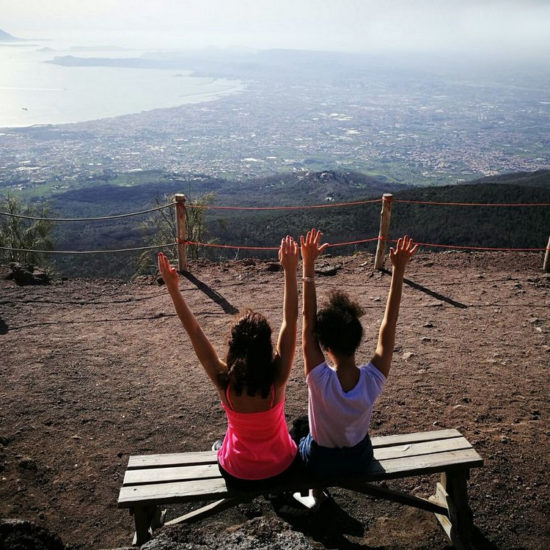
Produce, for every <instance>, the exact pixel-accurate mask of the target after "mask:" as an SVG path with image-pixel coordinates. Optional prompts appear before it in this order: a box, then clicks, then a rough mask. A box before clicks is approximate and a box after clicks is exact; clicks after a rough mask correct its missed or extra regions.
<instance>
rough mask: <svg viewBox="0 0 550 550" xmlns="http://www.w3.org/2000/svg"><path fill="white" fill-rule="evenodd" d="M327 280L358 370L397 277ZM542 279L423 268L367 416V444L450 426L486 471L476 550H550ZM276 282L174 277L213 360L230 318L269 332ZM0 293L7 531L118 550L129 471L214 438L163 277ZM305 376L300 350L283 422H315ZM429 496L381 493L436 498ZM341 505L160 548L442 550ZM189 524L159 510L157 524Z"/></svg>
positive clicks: (432, 256)
mask: <svg viewBox="0 0 550 550" xmlns="http://www.w3.org/2000/svg"><path fill="white" fill-rule="evenodd" d="M323 263H324V264H325V267H326V268H327V269H326V271H327V272H328V273H335V274H333V275H331V276H328V275H327V276H322V275H319V276H318V279H317V280H318V292H319V298H320V301H322V299H323V297H324V296H325V295H326V294H327V293H328V291H330V290H331V289H335V288H338V289H344V290H346V291H347V292H349V293H350V294H351V295H353V296H354V297H356V298H357V299H358V300H359V302H360V303H361V305H362V306H363V307H364V309H365V311H366V314H365V316H364V317H363V319H362V320H363V325H364V328H365V340H364V342H363V344H362V347H361V352H360V357H361V358H363V359H364V360H365V361H367V360H368V359H370V357H371V355H372V352H373V351H374V345H375V341H376V337H377V332H378V327H379V323H380V320H381V317H382V315H383V310H384V305H385V299H386V295H387V291H388V286H389V282H390V276H389V274H388V273H387V272H386V273H384V272H381V271H374V270H373V267H372V265H373V258H372V255H369V254H363V253H360V254H356V255H354V256H349V257H328V256H327V257H326V258H323V261H322V262H321V263H320V266H321V267H323ZM541 267H542V256H541V255H540V254H538V253H537V254H532V253H505V254H502V253H498V254H497V253H477V252H476V253H466V252H450V253H437V254H436V253H428V252H422V251H421V252H420V253H419V254H417V256H416V257H415V258H414V259H413V261H412V262H411V264H410V266H409V268H408V271H407V273H406V279H407V284H406V286H405V289H404V295H403V301H402V306H401V313H400V319H399V324H398V332H397V345H396V349H395V353H394V362H393V367H392V372H391V374H390V377H389V379H388V382H387V385H386V387H385V389H384V392H383V394H382V396H381V397H380V399H379V401H378V402H377V404H376V406H375V411H374V414H373V418H372V429H371V434H374V435H386V434H395V433H407V432H416V431H423V430H433V429H438V428H457V429H459V430H460V431H462V432H463V433H464V435H465V436H466V437H467V438H468V439H469V440H470V442H471V443H472V444H473V445H474V446H475V448H476V450H477V451H478V452H479V454H480V455H481V456H482V457H483V459H484V466H483V467H481V468H476V469H474V470H472V472H471V478H470V480H469V495H470V504H471V508H472V510H473V514H474V521H475V525H476V546H477V547H479V548H501V549H513V548H514V549H515V548H527V549H546V548H550V530H549V500H550V499H549V496H550V490H549V487H548V482H549V479H548V471H549V468H548V466H549V464H548V462H549V457H550V444H549V433H550V428H549V426H548V413H549V404H548V395H549V389H550V387H549V386H550V384H549V381H550V377H549V366H550V336H549V335H550V321H549V316H548V312H549V305H550V278H549V276H548V275H547V274H544V273H543V272H542V269H541ZM276 268H277V266H276V264H274V263H272V262H269V261H259V260H241V261H233V262H224V263H213V262H208V261H198V262H195V263H192V264H191V266H190V271H191V275H190V276H188V277H181V288H182V290H183V294H184V296H185V298H186V299H187V300H188V303H189V305H190V306H191V308H192V310H193V311H194V312H195V314H196V316H197V317H198V319H199V321H200V323H201V325H202V326H203V327H204V330H205V332H206V333H207V335H208V336H209V337H210V338H211V340H212V341H213V343H214V345H215V347H216V349H217V350H218V352H219V353H220V354H224V347H225V343H226V339H227V334H228V328H229V326H230V324H231V322H232V319H233V317H234V315H235V312H236V311H238V310H242V309H244V308H247V307H251V308H255V309H258V310H259V311H261V312H263V313H265V314H266V316H267V317H268V318H269V319H270V320H271V322H272V326H273V329H274V332H276V331H277V330H278V328H279V325H280V322H281V309H282V308H281V304H282V273H281V272H280V271H278V270H277V269H276ZM6 273H7V268H4V269H3V270H2V271H1V273H0V275H5V274H6ZM0 289H1V290H0V380H1V384H0V403H1V407H0V516H1V517H3V518H20V519H25V520H30V521H32V522H34V523H35V524H37V525H38V526H42V527H45V528H47V529H48V530H50V531H52V532H54V533H57V534H58V535H59V536H60V537H61V539H62V540H63V542H64V543H65V544H66V545H68V546H70V547H72V548H114V547H120V546H128V545H129V544H130V543H131V537H132V531H133V524H132V518H131V517H130V516H129V515H128V511H127V510H121V509H118V508H117V495H118V491H119V488H120V485H121V480H122V477H123V475H124V469H125V466H126V463H127V461H128V456H129V455H131V454H141V453H158V452H178V451H201V450H207V449H210V447H211V444H212V442H213V441H214V440H216V439H217V438H219V437H220V436H222V435H223V433H224V428H225V419H224V413H223V411H222V408H221V406H220V404H219V401H218V399H217V397H216V393H215V391H214V389H213V387H212V386H211V384H210V382H209V380H208V378H207V376H206V375H205V373H204V372H203V370H202V369H201V367H200V365H199V364H198V362H197V360H196V358H195V355H194V353H193V349H192V347H191V345H190V342H189V340H188V339H187V337H186V335H185V333H184V331H183V329H182V328H181V325H180V323H179V320H178V319H177V317H176V316H175V314H174V311H173V309H172V304H171V301H170V299H169V296H168V294H167V292H166V289H165V288H164V287H163V286H162V285H160V284H159V283H158V281H157V280H156V278H155V277H151V278H142V279H138V280H136V281H134V282H132V283H125V282H122V281H115V280H97V279H95V280H86V279H75V280H66V281H62V282H58V283H55V284H52V285H48V286H17V285H16V284H15V283H14V282H13V281H11V280H6V279H5V278H4V277H2V279H1V280H0ZM302 369H303V362H302V359H301V348H300V347H298V350H297V355H296V362H295V366H294V368H293V372H292V374H291V379H290V382H289V385H288V391H287V408H286V412H287V419H288V421H289V423H290V422H291V421H292V419H294V418H296V417H299V416H301V415H304V414H305V413H306V412H307V390H306V386H305V383H304V377H303V370H302ZM436 481H437V476H426V477H425V478H416V479H406V480H401V481H396V482H394V483H392V484H391V486H392V487H396V488H398V489H401V490H406V491H408V492H411V493H413V494H416V495H418V496H422V497H428V496H429V495H430V494H432V493H433V489H434V486H435V482H436ZM333 497H334V501H335V508H334V509H333V510H332V511H331V513H330V515H329V517H328V518H327V517H325V518H321V519H319V517H318V516H316V515H315V514H312V513H309V512H308V513H305V512H304V511H301V510H295V511H292V510H290V511H289V509H288V507H287V508H285V507H284V506H283V507H277V506H275V505H274V503H272V502H269V501H267V500H263V499H262V498H259V499H257V500H256V501H254V502H253V503H252V504H249V505H241V506H239V507H238V508H237V509H235V510H233V511H227V512H223V513H221V514H220V515H219V516H217V517H215V518H213V519H212V518H211V519H209V520H204V521H203V522H202V523H198V524H195V525H192V526H190V527H180V528H164V529H162V530H161V532H163V535H162V538H163V539H164V540H166V541H169V543H171V544H176V542H177V541H180V542H181V544H182V546H181V548H189V549H194V548H214V547H216V548H217V547H220V548H221V547H222V545H223V544H225V543H223V542H221V541H223V540H226V541H228V542H227V545H228V546H229V540H230V539H231V540H234V541H237V542H238V541H240V543H239V544H242V542H243V540H244V539H247V540H248V541H252V543H251V544H250V545H249V546H246V547H247V548H248V547H250V548H279V547H280V548H284V547H285V542H284V541H285V536H286V535H285V533H286V534H287V535H288V536H289V537H290V536H291V535H293V536H294V538H293V539H292V540H293V541H294V542H293V543H292V545H291V544H290V538H289V544H288V547H291V546H292V547H294V548H354V549H362V548H365V549H367V548H371V549H372V548H376V549H389V548H399V549H405V548H407V549H409V548H426V549H428V548H429V549H443V548H448V541H447V539H446V537H445V535H444V534H443V531H442V530H441V529H440V527H439V525H438V523H437V522H436V519H435V518H434V516H433V515H431V514H429V513H428V512H422V511H417V510H413V509H409V508H407V507H405V506H401V505H398V504H392V503H387V502H382V501H377V500H373V499H371V498H369V497H363V496H359V495H355V494H350V493H345V492H343V491H334V492H333ZM186 509H187V508H185V507H179V508H175V507H168V519H170V518H173V517H176V516H177V515H179V514H180V513H181V512H182V510H186ZM285 510H286V511H285ZM236 533H241V536H240V538H239V536H237V535H236ZM296 536H297V537H298V539H296ZM224 537H225V538H224ZM275 539H277V541H278V542H276V541H275ZM254 540H256V543H254V542H253V541H254ZM261 540H264V541H265V542H264V544H263V545H262V544H260V542H258V541H261ZM193 541H195V542H193ZM208 541H210V542H208ZM212 541H218V542H212ZM270 541H271V542H270ZM296 541H298V542H296ZM299 541H302V542H299ZM235 544H237V543H235ZM237 546H238V545H236V546H235V547H237ZM241 547H244V546H241ZM173 548H176V546H174V547H173Z"/></svg>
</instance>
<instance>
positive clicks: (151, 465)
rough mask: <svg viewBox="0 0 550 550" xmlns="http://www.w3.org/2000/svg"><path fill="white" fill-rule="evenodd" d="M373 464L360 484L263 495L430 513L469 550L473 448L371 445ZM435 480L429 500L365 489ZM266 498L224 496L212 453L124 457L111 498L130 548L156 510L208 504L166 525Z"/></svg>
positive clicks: (434, 440) (425, 438)
mask: <svg viewBox="0 0 550 550" xmlns="http://www.w3.org/2000/svg"><path fill="white" fill-rule="evenodd" d="M372 444H373V448H374V460H373V461H372V463H371V466H370V469H369V473H368V475H367V476H364V477H363V476H362V477H361V478H360V479H359V478H357V477H354V478H339V479H330V480H327V479H324V480H322V481H320V480H315V479H312V478H308V476H303V475H302V476H300V479H294V480H291V481H289V483H288V484H287V485H281V486H277V487H273V488H270V490H269V492H270V493H281V492H301V493H302V494H304V495H305V494H307V491H308V490H309V489H310V488H316V487H340V488H344V489H349V490H352V491H357V492H359V493H363V494H366V495H370V496H373V497H376V498H383V499H388V500H391V501H394V502H399V503H402V504H406V505H409V506H413V507H415V508H420V509H422V510H427V511H429V512H433V513H434V514H435V515H436V517H437V519H438V520H439V522H440V524H441V525H442V527H443V529H444V530H445V532H446V533H447V535H448V537H449V539H450V540H451V542H452V544H453V545H454V546H455V547H456V548H469V547H470V540H471V536H472V530H473V521H472V512H471V510H470V507H469V505H468V494H467V487H466V481H467V479H468V477H469V471H470V468H474V467H478V466H482V465H483V460H482V458H481V457H480V456H479V454H478V453H477V452H476V451H475V450H474V448H473V447H472V445H471V444H470V443H469V442H468V441H467V440H466V438H465V437H464V436H462V434H461V433H460V432H458V431H457V430H438V431H431V432H421V433H412V434H406V435H391V436H382V437H379V436H376V437H373V438H372ZM433 473H440V474H441V480H440V482H439V483H437V485H436V489H435V494H434V495H433V496H431V497H430V498H429V499H423V498H419V497H416V496H413V495H409V494H406V493H403V492H399V491H395V490H390V489H387V488H384V487H381V486H378V485H373V484H372V483H370V482H373V481H382V480H388V479H395V478H403V477H410V476H419V475H425V474H433ZM265 492H266V491H265V490H263V491H246V492H243V491H237V490H235V489H233V488H228V487H227V485H226V483H225V480H224V479H223V477H222V476H221V475H220V473H219V470H218V465H217V462H216V453H215V452H213V451H207V452H189V453H173V454H155V455H139V456H131V457H130V458H129V460H128V468H127V470H126V473H125V475H124V481H123V485H122V488H121V490H120V495H119V498H118V506H119V508H129V509H130V513H132V514H133V515H134V522H135V529H136V532H135V536H134V545H141V544H143V543H145V542H146V541H147V540H148V539H149V538H150V536H151V534H152V531H153V529H155V528H157V527H160V526H161V525H163V524H164V521H163V520H164V518H163V513H161V512H160V508H159V507H158V506H159V505H161V504H162V505H164V504H170V503H182V502H192V501H208V500H214V502H213V503H211V504H209V505H207V506H203V507H201V508H199V509H197V510H195V511H193V512H190V513H188V514H186V515H184V516H182V517H180V518H177V519H174V520H172V521H170V522H167V523H166V525H170V524H174V523H178V522H182V521H193V520H197V519H201V518H205V517H207V516H209V515H212V514H215V513H217V512H220V511H222V510H225V509H227V508H231V507H233V506H236V505H237V504H240V503H243V502H248V501H250V500H252V499H253V498H255V497H257V496H259V495H261V494H264V493H265Z"/></svg>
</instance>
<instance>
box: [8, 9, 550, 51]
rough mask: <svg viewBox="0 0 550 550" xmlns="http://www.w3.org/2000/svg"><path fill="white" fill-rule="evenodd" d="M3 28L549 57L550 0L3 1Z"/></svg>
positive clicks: (116, 38)
mask: <svg viewBox="0 0 550 550" xmlns="http://www.w3.org/2000/svg"><path fill="white" fill-rule="evenodd" d="M0 15H1V17H0V28H2V29H3V30H5V31H7V32H10V33H11V34H14V35H17V36H22V37H29V36H32V37H39V36H40V37H42V36H43V37H46V36H47V37H52V36H57V37H62V38H65V37H67V38H75V37H81V38H82V39H88V38H90V37H92V36H93V37H95V38H96V39H97V40H106V41H108V43H109V44H114V43H116V44H121V45H124V44H126V45H137V44H138V43H139V42H141V43H142V44H143V45H146V46H148V47H151V46H157V47H170V46H172V47H186V46H190V47H202V46H222V47H225V46H231V47H235V46H236V47H239V46H247V47H257V48H272V47H281V48H304V49H324V50H348V51H381V50H384V51H386V50H397V51H402V50H408V51H423V52H426V51H428V52H435V53H447V52H462V51H467V52H472V51H473V52H487V53H488V54H490V55H495V54H500V55H505V56H506V55H509V54H511V53H514V52H515V53H519V54H521V55H527V56H537V57H538V56H542V55H545V56H549V55H550V32H549V31H548V29H549V28H550V0H0Z"/></svg>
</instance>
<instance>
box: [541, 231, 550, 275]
mask: <svg viewBox="0 0 550 550" xmlns="http://www.w3.org/2000/svg"><path fill="white" fill-rule="evenodd" d="M542 269H543V271H544V272H545V273H550V237H548V244H547V245H546V252H545V254H544V263H543V264H542Z"/></svg>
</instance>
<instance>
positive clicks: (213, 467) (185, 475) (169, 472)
mask: <svg viewBox="0 0 550 550" xmlns="http://www.w3.org/2000/svg"><path fill="white" fill-rule="evenodd" d="M220 475H221V474H220V470H219V468H218V465H217V464H201V465H199V466H194V465H192V466H171V467H166V468H146V469H143V470H126V473H125V474H124V481H123V485H124V486H129V485H143V484H145V483H166V482H171V481H186V480H192V479H209V478H214V477H220ZM152 480H154V481H152Z"/></svg>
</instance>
